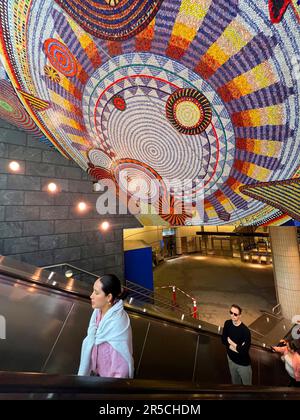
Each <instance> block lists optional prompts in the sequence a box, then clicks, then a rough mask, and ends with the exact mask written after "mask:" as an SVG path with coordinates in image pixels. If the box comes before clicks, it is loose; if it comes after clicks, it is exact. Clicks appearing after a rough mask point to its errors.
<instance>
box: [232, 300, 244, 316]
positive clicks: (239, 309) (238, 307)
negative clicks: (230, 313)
mask: <svg viewBox="0 0 300 420" xmlns="http://www.w3.org/2000/svg"><path fill="white" fill-rule="evenodd" d="M231 307H232V308H236V309H238V311H239V315H241V313H242V308H241V307H240V306H239V305H236V304H235V303H234V304H232V305H231Z"/></svg>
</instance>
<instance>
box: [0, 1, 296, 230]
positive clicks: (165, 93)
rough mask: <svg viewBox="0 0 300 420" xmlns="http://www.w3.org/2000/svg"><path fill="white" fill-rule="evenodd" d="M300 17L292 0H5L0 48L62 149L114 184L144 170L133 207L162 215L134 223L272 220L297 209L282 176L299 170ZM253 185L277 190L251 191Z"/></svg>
mask: <svg viewBox="0 0 300 420" xmlns="http://www.w3.org/2000/svg"><path fill="white" fill-rule="evenodd" d="M269 4H270V7H271V6H272V9H270V8H269ZM12 10H13V11H14V13H11V11H12ZM270 11H271V12H272V13H273V18H274V19H275V20H280V23H279V24H273V23H272V22H271V19H270ZM274 19H273V20H274ZM298 19H299V5H298V2H297V1H296V0H291V1H290V2H285V1H282V2H279V1H277V2H275V1H274V2H271V1H270V2H266V1H265V2H261V4H258V2H257V1H254V0H242V1H238V0H228V1H226V2H221V1H216V0H214V1H212V0H204V1H201V2H199V1H196V0H195V1H194V0H163V1H150V0H148V1H147V0H142V1H138V0H134V1H129V0H120V1H116V0H96V1H94V2H88V1H83V2H79V1H75V0H73V1H72V0H69V1H64V2H63V1H62V0H55V1H54V0H28V1H27V2H26V4H25V2H24V1H23V0H2V1H1V3H0V22H1V24H0V25H1V30H0V52H1V57H2V59H3V61H4V62H5V68H6V70H7V73H8V75H9V78H10V80H11V83H12V84H13V86H14V88H15V91H16V92H17V95H18V96H19V98H20V99H21V101H22V103H23V104H24V106H25V108H26V110H27V111H28V114H29V115H30V116H31V117H32V118H33V120H34V122H35V124H36V125H37V126H38V127H39V128H40V129H41V130H42V131H43V133H45V134H46V135H47V138H48V139H49V141H51V143H52V144H54V145H56V147H58V148H60V150H61V152H62V153H64V154H65V155H66V156H68V157H70V158H71V159H73V160H75V161H76V162H77V163H78V164H79V165H80V166H81V167H82V168H83V169H84V170H85V171H87V172H89V173H90V174H91V175H92V176H93V177H94V178H95V179H100V180H101V179H104V178H105V177H108V178H110V179H112V180H113V181H114V182H115V183H116V184H117V187H120V190H122V188H125V184H126V182H127V181H128V179H129V180H130V182H131V183H132V188H133V189H134V188H135V187H134V186H135V185H137V184H138V181H139V180H144V181H145V182H144V184H143V185H144V191H143V192H144V193H145V197H147V198H145V199H144V201H142V202H141V208H142V209H143V208H144V209H145V208H147V207H151V206H152V207H154V210H157V212H156V213H157V214H156V215H153V217H152V216H151V215H147V216H143V214H141V215H140V216H138V218H139V219H140V220H141V221H146V223H150V224H151V223H155V224H164V225H165V224H166V223H169V224H186V225H189V224H202V223H205V224H208V225H218V224H229V223H230V224H245V225H246V224H249V225H254V224H255V225H258V224H280V223H284V222H286V221H287V220H288V219H289V218H290V217H291V214H292V213H291V212H290V210H289V209H288V207H287V206H285V207H284V208H283V207H282V208H280V209H279V207H276V202H279V201H282V202H284V203H287V202H288V197H289V194H290V193H289V192H288V190H287V189H286V188H282V187H281V186H280V185H281V184H278V181H284V180H290V179H294V178H297V177H299V174H300V171H299V169H300V125H299V114H300V103H299V98H300V78H299V77H298V73H299V72H298V71H297V68H298V67H297V66H298V57H299V56H300V45H299V39H300V25H299V20H298ZM274 23H275V21H274ZM179 93H180V95H181V96H180V95H179ZM1 101H2V102H0V110H1V112H2V115H4V113H5V115H6V118H9V114H10V113H12V108H13V107H12V104H11V103H10V102H9V101H8V99H7V98H5V97H4V96H2V97H1ZM11 115H12V114H11ZM16 115H17V114H16ZM20 115H21V114H20ZM17 118H20V120H21V119H22V117H21V116H20V117H17ZM27 123H28V124H29V122H26V121H25V124H27ZM123 169H124V170H127V172H128V174H127V175H126V176H127V178H126V179H123V178H122V171H123ZM154 179H159V180H162V181H163V182H162V185H163V186H162V190H163V192H164V194H163V196H162V197H160V201H159V203H160V204H156V208H155V206H154V205H152V204H151V203H150V200H149V199H148V197H149V194H150V195H151V194H152V191H150V185H151V181H152V180H154ZM166 180H174V183H173V184H172V191H173V192H172V193H168V185H167V182H166ZM135 183H136V184H135ZM257 184H259V185H260V184H264V185H272V194H273V195H274V197H275V196H276V200H277V201H276V200H275V201H276V202H275V201H274V200H273V199H270V200H269V201H266V200H264V199H263V197H262V196H261V195H258V194H257V195H255V196H254V195H253V194H252V195H251V194H250V193H249V194H248V190H247V187H249V191H250V187H251V186H253V187H254V186H255V185H257ZM243 187H245V188H244V189H243ZM183 189H184V190H185V192H186V195H185V196H184V197H182V190H183ZM246 191H247V193H246ZM153 195H154V196H156V195H158V191H157V190H154V192H153ZM164 203H165V204H166V203H168V204H170V203H171V205H170V211H169V213H168V212H164V211H163V207H164V206H162V205H163V204H164ZM182 204H184V205H183V208H184V210H183V212H182V213H181V214H178V212H177V209H178V208H180V207H182ZM297 211H298V210H297V208H296V210H293V217H294V216H296V213H297ZM295 218H296V217H295Z"/></svg>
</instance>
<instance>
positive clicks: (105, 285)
mask: <svg viewBox="0 0 300 420" xmlns="http://www.w3.org/2000/svg"><path fill="white" fill-rule="evenodd" d="M98 280H100V282H101V284H102V290H103V292H104V293H105V295H106V296H107V295H109V294H110V293H111V294H112V297H113V301H115V300H116V299H125V297H126V295H127V293H126V291H123V292H122V288H121V282H120V280H119V278H118V277H117V276H116V275H115V274H104V276H101V277H99V278H98Z"/></svg>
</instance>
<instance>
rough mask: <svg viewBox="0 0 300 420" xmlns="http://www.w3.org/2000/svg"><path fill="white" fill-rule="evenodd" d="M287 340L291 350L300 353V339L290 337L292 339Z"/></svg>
mask: <svg viewBox="0 0 300 420" xmlns="http://www.w3.org/2000/svg"><path fill="white" fill-rule="evenodd" d="M287 342H288V344H289V347H290V349H291V350H293V351H295V352H297V353H300V342H299V340H293V339H290V340H287Z"/></svg>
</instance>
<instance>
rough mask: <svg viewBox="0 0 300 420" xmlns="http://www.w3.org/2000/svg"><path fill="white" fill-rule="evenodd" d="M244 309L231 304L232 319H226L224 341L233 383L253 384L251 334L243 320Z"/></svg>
mask: <svg viewBox="0 0 300 420" xmlns="http://www.w3.org/2000/svg"><path fill="white" fill-rule="evenodd" d="M241 315H242V309H241V308H240V307H239V306H238V305H231V308H230V316H231V319H228V320H227V321H225V324H224V327H223V334H222V342H223V344H224V345H225V346H226V350H227V359H228V364H229V370H230V374H231V379H232V383H233V384H237V385H241V384H243V385H251V384H252V369H251V362H250V356H249V349H250V345H251V334H250V330H249V328H247V327H246V325H245V324H243V323H242V321H241Z"/></svg>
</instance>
